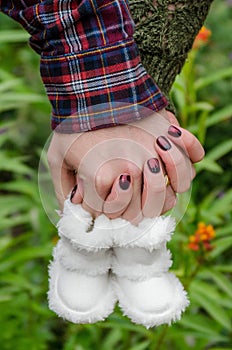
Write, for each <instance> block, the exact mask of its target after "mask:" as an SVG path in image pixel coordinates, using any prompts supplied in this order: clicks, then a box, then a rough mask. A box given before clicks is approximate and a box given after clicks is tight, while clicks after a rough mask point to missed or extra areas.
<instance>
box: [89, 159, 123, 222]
mask: <svg viewBox="0 0 232 350" xmlns="http://www.w3.org/2000/svg"><path fill="white" fill-rule="evenodd" d="M113 169H114V167H113V165H112V162H108V163H106V164H104V165H103V166H101V167H100V169H98V170H96V171H95V172H91V176H89V175H90V172H89V171H88V172H86V171H85V172H84V174H87V175H88V177H86V175H85V176H84V175H82V183H83V192H84V196H83V203H82V206H83V208H84V209H85V210H87V211H89V212H90V213H91V214H92V216H93V217H97V216H99V215H100V214H101V213H102V212H103V206H104V201H105V200H106V198H107V196H108V195H109V193H110V191H111V188H112V186H113V183H114V181H115V178H116V177H117V176H118V173H117V175H115V173H114V172H113Z"/></svg>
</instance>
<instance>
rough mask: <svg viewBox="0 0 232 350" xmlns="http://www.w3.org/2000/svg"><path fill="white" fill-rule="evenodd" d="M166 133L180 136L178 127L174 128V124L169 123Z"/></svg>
mask: <svg viewBox="0 0 232 350" xmlns="http://www.w3.org/2000/svg"><path fill="white" fill-rule="evenodd" d="M168 134H169V135H171V136H173V137H180V136H181V134H182V132H181V131H180V130H179V129H178V128H176V127H175V126H174V125H171V126H169V128H168Z"/></svg>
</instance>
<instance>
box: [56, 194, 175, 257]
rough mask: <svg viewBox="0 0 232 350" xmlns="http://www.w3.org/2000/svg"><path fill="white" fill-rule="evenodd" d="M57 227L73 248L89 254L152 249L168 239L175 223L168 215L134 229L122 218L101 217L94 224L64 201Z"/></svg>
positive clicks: (88, 216)
mask: <svg viewBox="0 0 232 350" xmlns="http://www.w3.org/2000/svg"><path fill="white" fill-rule="evenodd" d="M57 227H58V231H59V235H60V237H65V238H67V239H68V240H69V241H70V242H71V244H72V245H73V246H74V247H76V248H80V249H85V250H88V251H97V250H99V249H107V248H112V247H114V246H115V247H131V248H132V247H139V248H146V249H148V250H153V249H158V248H159V247H160V246H161V245H162V244H163V243H164V242H167V241H169V240H170V239H171V235H172V233H173V231H174V229H175V220H174V219H173V218H172V217H170V216H159V217H156V218H154V219H150V218H145V219H144V220H143V221H142V222H141V223H139V224H138V226H134V225H132V224H131V223H130V222H128V221H126V220H124V219H121V218H118V219H114V220H110V219H108V218H107V217H106V216H105V215H100V216H99V217H97V218H96V219H95V220H94V222H93V220H92V217H91V215H90V214H89V213H88V212H87V211H85V210H84V209H83V208H82V206H81V205H80V204H72V203H71V201H70V200H69V199H67V200H66V201H65V203H64V213H63V215H62V216H61V219H60V221H59V222H58V224H57Z"/></svg>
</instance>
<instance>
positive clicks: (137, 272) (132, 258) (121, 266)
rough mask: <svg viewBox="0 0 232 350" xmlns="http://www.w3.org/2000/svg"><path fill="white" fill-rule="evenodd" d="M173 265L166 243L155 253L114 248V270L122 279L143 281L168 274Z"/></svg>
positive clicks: (141, 249) (145, 250)
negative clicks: (164, 273)
mask: <svg viewBox="0 0 232 350" xmlns="http://www.w3.org/2000/svg"><path fill="white" fill-rule="evenodd" d="M171 265H172V260H171V253H170V251H169V250H168V249H167V248H166V243H163V246H162V247H160V249H154V250H153V251H149V250H147V249H145V248H121V247H119V248H113V256H112V270H113V272H114V273H115V274H116V275H117V276H120V277H127V278H129V279H132V280H140V281H142V280H146V279H148V278H151V277H153V276H159V275H160V274H162V273H163V272H167V271H168V269H169V268H170V267H171Z"/></svg>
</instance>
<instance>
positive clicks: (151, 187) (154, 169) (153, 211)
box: [142, 158, 166, 218]
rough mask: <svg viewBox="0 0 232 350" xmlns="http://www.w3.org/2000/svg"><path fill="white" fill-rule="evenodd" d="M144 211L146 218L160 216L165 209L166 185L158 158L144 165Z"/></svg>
mask: <svg viewBox="0 0 232 350" xmlns="http://www.w3.org/2000/svg"><path fill="white" fill-rule="evenodd" d="M143 176H144V184H143V193H142V211H143V216H144V217H151V218H152V217H155V216H159V215H160V214H161V212H162V209H163V207H164V201H165V195H166V185H165V179H164V174H163V172H162V169H161V167H160V162H159V160H158V158H151V159H149V160H148V161H147V162H146V163H145V164H144V171H143Z"/></svg>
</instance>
